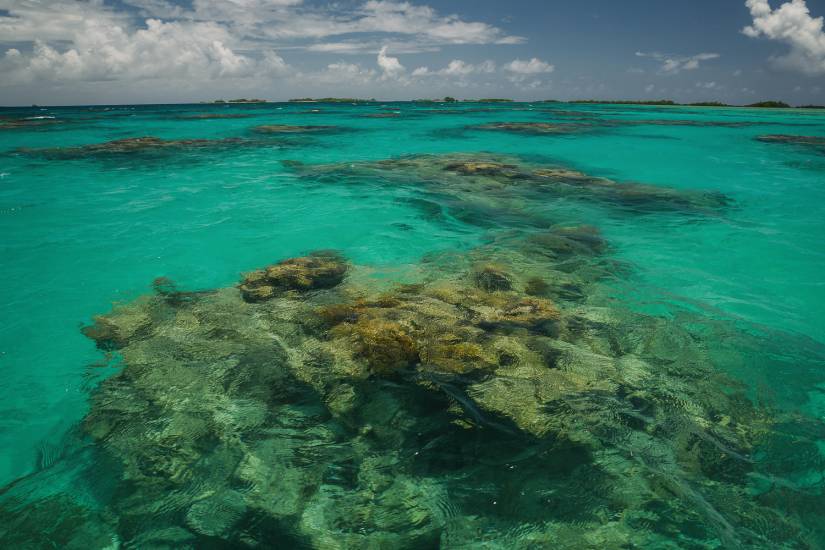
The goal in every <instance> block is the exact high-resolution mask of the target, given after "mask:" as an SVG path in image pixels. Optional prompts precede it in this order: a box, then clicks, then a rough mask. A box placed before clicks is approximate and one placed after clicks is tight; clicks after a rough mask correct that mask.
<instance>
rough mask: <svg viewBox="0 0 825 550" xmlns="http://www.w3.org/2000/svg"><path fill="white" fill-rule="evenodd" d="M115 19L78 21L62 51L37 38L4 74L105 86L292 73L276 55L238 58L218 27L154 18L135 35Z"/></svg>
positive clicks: (0, 66) (3, 66)
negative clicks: (123, 82) (106, 83)
mask: <svg viewBox="0 0 825 550" xmlns="http://www.w3.org/2000/svg"><path fill="white" fill-rule="evenodd" d="M111 22H112V21H111V19H110V18H109V17H108V16H107V15H106V14H104V15H103V16H102V17H94V16H93V15H91V14H90V15H89V16H88V17H86V18H85V19H84V20H83V21H82V22H78V23H77V25H76V29H75V32H74V35H73V36H71V37H70V38H69V39H68V41H69V42H70V44H71V45H70V46H69V47H68V48H66V49H63V50H58V49H57V48H55V47H54V46H52V45H50V44H48V43H46V42H44V41H42V40H39V39H35V41H34V45H33V48H32V51H31V53H30V54H28V55H22V54H20V52H19V51H18V50H16V49H15V50H13V51H12V50H9V51H8V52H7V53H6V56H5V57H4V58H3V61H2V62H0V70H2V71H3V72H4V73H6V75H7V78H8V80H9V82H10V83H13V82H21V81H22V82H31V81H39V80H54V81H79V80H83V81H102V80H120V79H122V80H140V79H151V78H168V79H186V78H190V79H205V80H209V79H216V78H242V77H249V76H255V75H260V74H261V73H263V72H269V73H272V74H277V73H281V72H283V71H284V70H286V69H287V65H286V63H285V62H284V60H283V59H282V58H281V57H280V56H278V55H277V54H276V53H275V52H274V51H271V50H265V51H263V52H261V57H260V58H257V59H255V58H251V57H249V56H246V55H243V54H240V53H237V52H236V51H235V50H233V48H232V47H231V44H232V42H233V38H232V37H231V36H230V35H229V33H228V32H227V30H226V29H225V28H224V27H222V26H220V25H217V24H215V23H202V22H163V21H160V20H158V19H148V20H146V22H145V28H141V29H138V30H135V31H133V32H130V31H129V30H127V29H126V28H124V27H122V26H119V25H112V24H111Z"/></svg>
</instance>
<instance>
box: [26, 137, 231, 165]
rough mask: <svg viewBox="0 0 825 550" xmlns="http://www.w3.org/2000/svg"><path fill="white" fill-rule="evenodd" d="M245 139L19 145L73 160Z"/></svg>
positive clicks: (170, 150) (203, 146)
mask: <svg viewBox="0 0 825 550" xmlns="http://www.w3.org/2000/svg"><path fill="white" fill-rule="evenodd" d="M243 143H244V140H241V139H237V138H226V139H161V138H158V137H152V136H148V137H133V138H124V139H116V140H114V141H107V142H104V143H92V144H89V145H81V146H79V147H53V148H45V149H28V148H24V149H18V150H17V152H18V153H24V154H30V155H37V156H42V157H44V158H47V159H50V160H72V159H83V158H105V157H120V156H124V155H146V154H157V153H164V152H166V153H173V152H180V151H186V150H198V149H212V148H222V147H231V146H237V145H239V144H243Z"/></svg>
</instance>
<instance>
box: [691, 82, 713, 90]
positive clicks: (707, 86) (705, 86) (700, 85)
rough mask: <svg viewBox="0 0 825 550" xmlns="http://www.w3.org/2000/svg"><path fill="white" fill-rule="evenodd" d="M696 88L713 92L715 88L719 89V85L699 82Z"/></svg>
mask: <svg viewBox="0 0 825 550" xmlns="http://www.w3.org/2000/svg"><path fill="white" fill-rule="evenodd" d="M696 87H697V88H702V89H705V90H713V89H714V88H716V87H717V84H716V82H697V83H696Z"/></svg>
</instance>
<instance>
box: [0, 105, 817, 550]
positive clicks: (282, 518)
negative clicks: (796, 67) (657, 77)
mask: <svg viewBox="0 0 825 550" xmlns="http://www.w3.org/2000/svg"><path fill="white" fill-rule="evenodd" d="M387 113H389V114H393V115H396V116H392V117H386V116H383V115H385V114H387ZM203 115H205V116H203ZM211 115H220V116H218V117H215V116H211ZM225 115H233V116H231V117H227V116H225ZM234 115H239V116H234ZM240 115H242V116H240ZM0 116H2V117H5V118H3V119H2V120H6V121H8V120H12V121H14V123H13V124H12V123H6V124H3V125H0V155H2V156H0V231H2V235H3V258H4V259H3V270H2V271H1V272H0V277H2V285H1V286H0V311H2V318H3V324H4V330H3V332H2V336H0V339H1V340H0V354H1V355H0V366H2V373H3V384H2V393H3V396H2V397H3V401H2V403H3V406H2V407H3V414H2V417H0V422H2V424H0V444H2V447H0V448H3V449H4V450H3V453H2V455H0V477H2V480H3V482H4V483H9V485H8V486H7V488H6V489H5V490H4V492H3V512H2V515H3V517H4V525H6V526H9V528H10V530H9V531H6V532H5V533H4V534H3V536H4V537H8V540H9V541H12V542H14V543H15V544H18V543H19V542H20V541H22V540H30V541H35V540H37V537H44V538H47V539H48V538H50V539H51V540H52V541H53V542H54V543H56V544H59V545H66V544H69V545H71V544H74V545H75V546H76V547H94V546H95V545H97V546H101V547H102V546H103V544H102V542H101V541H108V542H106V544H111V543H112V541H115V542H117V543H119V544H121V545H126V546H128V545H130V544H131V545H136V546H139V547H152V546H161V547H162V546H164V545H165V546H176V547H182V546H186V545H190V546H193V547H204V546H216V547H221V546H241V547H243V546H250V547H255V546H261V545H264V546H265V545H267V544H268V545H270V546H271V545H275V544H276V541H280V543H281V545H287V544H289V545H293V546H294V545H307V546H315V547H335V546H336V545H343V546H344V547H362V546H369V545H372V546H373V547H399V546H411V547H412V546H415V547H421V546H428V545H429V546H435V545H437V544H441V545H442V546H444V547H463V546H468V545H473V544H477V543H478V542H479V541H486V542H487V543H488V544H489V545H490V547H508V548H509V547H519V546H523V547H535V546H540V545H542V544H548V545H549V544H552V545H555V546H561V547H565V545H567V546H570V547H582V546H587V545H590V546H594V547H628V546H632V545H634V544H636V545H658V546H667V545H670V546H673V547H696V548H701V547H708V548H715V547H726V546H727V547H737V546H744V547H777V546H780V545H785V546H788V547H803V548H804V547H817V546H821V545H822V541H823V540H824V539H823V537H825V534H823V532H822V531H821V524H822V523H823V522H822V521H821V519H822V518H821V512H817V510H821V509H823V508H825V502H823V494H822V491H823V472H825V468H824V467H823V454H822V453H823V452H824V451H823V445H825V444H823V441H825V428H823V425H822V421H823V415H825V396H824V395H823V394H824V393H825V386H823V383H825V374H823V373H825V371H823V367H825V364H824V363H825V347H824V345H825V339H823V336H822V335H823V334H825V321H823V319H825V286H823V282H822V275H821V274H822V269H823V267H825V253H823V251H822V244H821V243H822V235H825V216H823V215H822V212H823V210H822V207H821V205H822V204H823V200H825V187H823V185H822V180H823V174H824V173H825V157H823V156H822V150H821V147H819V146H818V145H817V143H821V142H819V141H817V140H801V141H800V140H777V139H764V138H763V139H761V140H760V139H758V138H759V137H760V136H785V135H798V136H814V137H816V136H825V119H823V116H822V115H821V114H819V113H815V112H810V111H781V110H776V111H774V110H749V109H690V108H661V107H629V106H603V105H567V104H532V105H531V104H507V105H489V104H458V105H443V106H442V105H436V106H433V105H415V104H386V105H385V104H375V105H368V106H350V105H340V104H335V105H311V106H307V105H301V104H283V105H282V104H267V105H243V106H212V105H191V106H180V105H175V106H134V107H111V108H108V107H93V108H76V109H69V108H61V109H38V110H16V109H15V110H5V111H4V112H2V113H0ZM31 117H54V118H31ZM502 123H507V124H502ZM260 127H270V128H276V129H278V128H279V129H280V130H279V131H277V132H275V131H268V132H262V131H261V130H260ZM256 128H257V130H256ZM143 136H153V137H156V138H159V139H158V140H152V141H148V142H146V141H144V142H135V141H134V140H132V138H137V137H143ZM124 140H125V141H124ZM112 142H114V145H112ZM388 159H396V161H394V162H383V161H387V160H388ZM397 159H402V160H401V161H397ZM330 249H331V250H337V251H338V253H339V254H340V255H341V262H342V263H343V264H344V265H346V266H347V267H346V275H345V277H344V278H343V279H342V280H341V281H333V282H334V283H335V284H329V285H327V284H323V285H320V286H318V287H315V286H313V285H312V284H310V285H309V287H307V286H306V285H304V286H301V284H298V285H297V287H296V283H295V281H297V280H307V279H301V278H300V277H297V278H296V277H291V278H290V277H287V278H286V282H285V280H284V279H283V278H275V279H271V278H270V279H266V280H267V281H270V283H271V284H270V283H267V284H265V285H263V286H267V287H272V288H273V291H272V296H271V297H269V296H268V295H267V299H265V300H262V301H257V300H252V301H251V302H252V303H249V302H248V301H244V300H243V298H242V297H241V294H240V292H239V291H238V289H237V288H234V287H235V285H237V284H238V283H239V282H240V276H241V275H240V274H241V273H242V272H243V273H248V272H250V271H252V270H255V269H257V268H262V267H264V266H267V265H271V264H274V263H276V262H278V261H281V260H284V259H287V258H292V257H300V256H305V255H306V254H308V253H310V252H312V251H315V250H330ZM336 257H337V256H336ZM158 277H165V278H167V279H168V280H169V281H173V282H174V285H175V286H174V287H173V286H171V284H168V283H163V282H162V283H161V284H156V285H155V287H156V288H155V289H154V290H153V287H152V282H153V281H154V280H156V279H157V278H158ZM333 279H334V278H333ZM308 280H310V281H312V280H313V279H312V278H310V279H308ZM272 281H274V282H272ZM256 284H257V283H256ZM402 285H406V286H402ZM193 291H210V292H205V293H196V294H190V293H191V292H193ZM267 292H268V291H267ZM146 295H149V297H144V296H146ZM134 300H137V302H133V301H134ZM113 303H119V304H124V305H125V306H124V307H125V309H123V310H116V311H115V314H113V316H109V317H104V318H103V320H102V321H101V320H100V319H99V320H98V325H94V324H93V318H94V317H95V316H96V315H101V314H103V315H105V314H107V313H108V312H109V311H110V310H111V309H112V304H113ZM118 311H120V314H118V313H117V312H118ZM124 312H126V313H124ZM135 319H138V320H139V321H134V320H135ZM193 319H194V320H197V322H194V321H193ZM262 319H263V321H262ZM134 322H137V325H134V324H133V323H134ZM101 323H102V324H101ZM90 326H91V327H94V326H98V328H100V327H103V328H104V329H106V330H98V331H96V332H95V331H90V330H89V329H87V330H86V331H85V333H86V336H84V334H83V332H82V331H81V329H82V328H83V327H90ZM113 327H114V328H113ZM135 327H137V328H138V329H139V330H132V329H135ZM241 327H242V328H241ZM428 327H429V328H428ZM107 330H108V332H107ZM113 331H114V332H116V333H117V335H116V336H113ZM101 335H103V336H101ZM445 335H446V336H449V337H446V338H445ZM87 336H92V338H88V337H87ZM95 338H96V339H97V342H95ZM217 341H220V342H223V344H224V347H221V346H217V345H216V346H214V347H213V346H210V345H209V343H210V342H212V343H215V342H217ZM272 341H274V342H276V343H277V344H273V343H272ZM96 343H97V346H96V345H95V344H96ZM267 346H268V347H267ZM170 361H172V362H173V363H174V368H173V366H172V363H170ZM227 361H228V363H227ZM227 365H231V366H227ZM176 369H178V370H176ZM241 375H243V377H245V378H244V380H246V382H239V381H238V380H237V377H239V376H241ZM104 379H108V381H107V382H105V383H104V384H103V385H102V386H99V384H100V382H101V380H104ZM182 380H186V381H188V382H182ZM203 380H207V381H210V383H199V382H198V381H203ZM250 380H251V381H250ZM196 382H198V383H196ZM98 387H100V388H101V389H97V388H98ZM263 387H266V388H268V390H267V392H268V393H266V394H265V395H264V394H262V393H261V392H262V388H263ZM170 388H171V390H170ZM274 388H277V390H276V389H274ZM551 390H552V391H551ZM138 393H139V394H140V396H139V398H138V397H136V396H137V394H138ZM113 403H114V404H115V406H113ZM195 403H196V404H197V405H196V404H195ZM118 404H120V405H122V406H117V405H118ZM127 404H128V406H126V405H127ZM388 411H391V412H392V415H390V416H388V414H389V412H388ZM111 426H119V428H118V429H113V428H112V427H111ZM502 448H504V449H506V451H503V450H502ZM253 466H254V467H253ZM56 515H58V516H59V517H65V518H68V520H67V521H66V522H65V524H64V523H61V522H56V524H55V525H54V528H53V529H47V530H45V532H43V529H42V527H43V523H44V521H46V519H45V518H53V517H55V516H56ZM78 526H81V527H78ZM12 537H17V538H12ZM41 542H42V539H41ZM9 543H11V542H9ZM36 544H37V543H35V545H36Z"/></svg>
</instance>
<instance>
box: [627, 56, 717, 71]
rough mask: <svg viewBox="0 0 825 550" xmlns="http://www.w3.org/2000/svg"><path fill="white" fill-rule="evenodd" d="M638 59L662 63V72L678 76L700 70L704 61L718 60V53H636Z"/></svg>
mask: <svg viewBox="0 0 825 550" xmlns="http://www.w3.org/2000/svg"><path fill="white" fill-rule="evenodd" d="M636 57H648V58H650V59H655V60H656V61H659V62H660V63H661V66H660V70H661V72H663V73H667V74H676V73H679V72H681V71H692V70H695V69H698V68H699V64H700V63H701V62H702V61H709V60H711V59H718V58H719V57H720V55H719V54H718V53H699V54H696V55H691V56H678V55H670V54H664V53H659V52H649V53H645V52H636Z"/></svg>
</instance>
